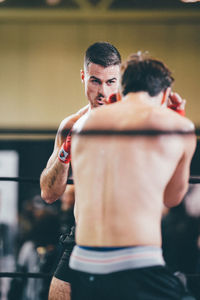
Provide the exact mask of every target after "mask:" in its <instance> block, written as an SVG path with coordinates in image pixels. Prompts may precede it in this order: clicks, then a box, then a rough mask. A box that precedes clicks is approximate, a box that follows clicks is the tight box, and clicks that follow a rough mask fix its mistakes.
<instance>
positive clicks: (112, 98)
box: [108, 94, 117, 103]
mask: <svg viewBox="0 0 200 300" xmlns="http://www.w3.org/2000/svg"><path fill="white" fill-rule="evenodd" d="M108 102H109V103H114V102H117V94H112V95H110V97H109V99H108Z"/></svg>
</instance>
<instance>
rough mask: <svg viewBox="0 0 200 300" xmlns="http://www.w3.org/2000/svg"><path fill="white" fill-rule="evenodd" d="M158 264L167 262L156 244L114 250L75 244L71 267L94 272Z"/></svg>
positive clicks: (110, 271) (104, 272)
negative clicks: (97, 249) (86, 247)
mask: <svg viewBox="0 0 200 300" xmlns="http://www.w3.org/2000/svg"><path fill="white" fill-rule="evenodd" d="M99 249H100V250H101V248H99ZM157 265H162V266H163V265H165V262H164V259H163V256H162V250H161V248H160V247H154V246H136V247H126V248H123V249H119V250H112V251H110V250H109V251H96V250H92V249H91V250H90V249H83V248H81V247H79V246H75V247H74V249H73V252H72V254H71V257H70V262H69V266H70V268H71V269H74V270H77V271H82V272H87V273H93V274H108V273H112V272H117V271H122V270H128V269H137V268H144V267H152V266H157Z"/></svg>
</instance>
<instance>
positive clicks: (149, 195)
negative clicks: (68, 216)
mask: <svg viewBox="0 0 200 300" xmlns="http://www.w3.org/2000/svg"><path fill="white" fill-rule="evenodd" d="M121 75H122V78H121V93H122V95H123V98H122V101H119V102H117V103H114V104H113V105H108V106H104V107H101V108H98V109H96V110H93V111H91V113H90V115H88V118H87V119H85V120H83V121H82V122H79V127H76V124H75V126H74V131H75V133H79V134H78V135H77V134H75V135H74V136H73V138H72V159H73V160H72V167H73V175H74V182H75V185H76V191H75V197H76V201H75V219H76V223H77V226H76V243H77V246H75V247H74V250H73V252H72V255H71V258H70V267H71V269H72V277H71V278H72V279H71V287H72V300H76V299H78V300H83V299H84V300H85V299H87V300H88V299H91V300H100V299H104V300H107V299H109V300H110V299H115V300H118V299H119V300H121V299H123V300H129V299H131V300H132V299H134V300H140V299H145V300H146V299H148V300H150V299H152V300H156V299H158V300H160V299H162V300H165V299H166V300H169V299H170V300H175V299H177V300H180V299H184V296H185V293H186V292H185V289H184V287H183V286H182V283H181V282H180V281H179V279H178V278H176V277H175V276H174V275H173V274H171V273H170V272H169V271H168V269H167V267H166V266H165V262H164V260H163V257H162V250H161V224H160V223H161V217H162V208H163V204H164V205H166V206H167V207H173V206H176V205H178V204H179V203H180V202H181V201H182V199H183V197H184V195H185V193H186V191H187V189H188V180H189V173H190V163H191V159H192V156H193V154H194V151H195V147H196V136H195V133H194V124H193V123H192V122H191V121H190V120H189V119H187V118H185V117H183V116H180V115H179V114H177V113H175V112H174V111H172V110H171V109H168V108H167V107H166V105H167V101H168V100H169V97H171V98H173V97H174V95H173V94H172V95H170V93H171V84H172V82H173V78H172V76H171V72H170V71H169V70H168V68H167V67H166V66H165V65H164V64H163V63H162V62H161V61H158V60H156V59H151V58H149V57H145V56H143V55H142V54H139V55H133V56H132V57H131V58H130V60H128V61H127V62H125V64H124V65H123V67H122V74H121ZM81 123H82V124H81ZM87 130H114V131H124V130H159V131H181V132H185V133H188V132H190V134H167V135H165V134H155V135H152V136H148V135H141V136H136V135H135V136H134V135H132V136H131V135H129V136H127V135H123V134H121V135H120V136H115V135H113V136H109V135H108V136H106V135H100V136H99V135H97V136H95V135H92V136H84V135H83V133H84V131H87ZM81 133H82V135H81ZM88 162H89V163H88Z"/></svg>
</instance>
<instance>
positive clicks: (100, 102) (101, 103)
mask: <svg viewBox="0 0 200 300" xmlns="http://www.w3.org/2000/svg"><path fill="white" fill-rule="evenodd" d="M97 103H98V104H99V105H104V104H105V102H104V101H103V99H97Z"/></svg>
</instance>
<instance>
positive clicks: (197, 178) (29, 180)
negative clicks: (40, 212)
mask: <svg viewBox="0 0 200 300" xmlns="http://www.w3.org/2000/svg"><path fill="white" fill-rule="evenodd" d="M0 181H15V182H19V183H22V182H26V183H38V184H39V182H40V180H39V179H37V178H25V177H0ZM189 183H191V184H198V183H200V176H197V175H194V176H192V175H191V176H190V178H189ZM67 184H74V181H73V179H68V180H67Z"/></svg>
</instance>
